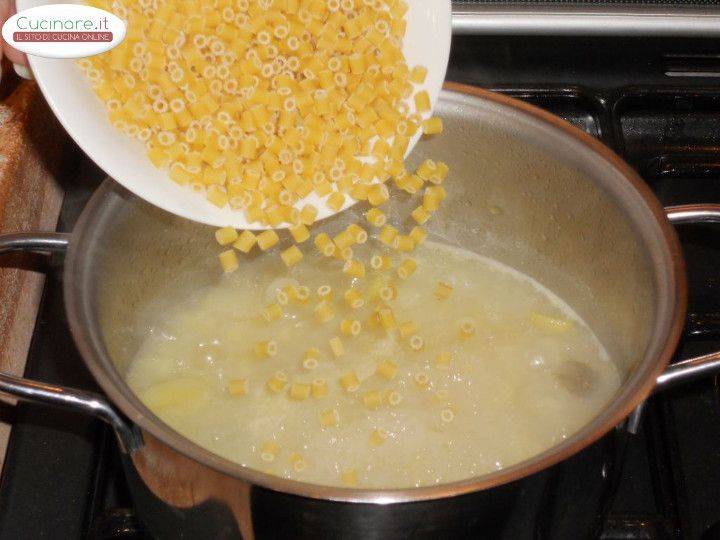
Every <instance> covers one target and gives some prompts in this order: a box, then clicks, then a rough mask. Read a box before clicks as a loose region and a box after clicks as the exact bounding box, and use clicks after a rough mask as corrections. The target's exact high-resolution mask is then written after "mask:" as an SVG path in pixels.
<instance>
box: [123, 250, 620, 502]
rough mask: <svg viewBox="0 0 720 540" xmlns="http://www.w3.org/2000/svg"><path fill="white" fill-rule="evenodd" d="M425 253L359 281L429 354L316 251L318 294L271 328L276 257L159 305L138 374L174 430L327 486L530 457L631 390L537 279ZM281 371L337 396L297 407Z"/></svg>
mask: <svg viewBox="0 0 720 540" xmlns="http://www.w3.org/2000/svg"><path fill="white" fill-rule="evenodd" d="M413 256H414V258H415V259H416V260H417V262H418V270H417V272H416V273H415V274H414V275H413V276H412V277H411V278H410V279H409V280H407V281H406V282H399V281H398V280H397V279H396V278H395V273H394V270H389V271H383V272H377V271H372V270H369V272H368V276H367V277H366V278H365V279H364V280H362V283H361V284H360V285H362V286H363V290H364V293H365V297H366V298H368V299H369V298H371V297H372V296H373V294H376V293H377V291H378V290H379V288H380V287H381V286H383V285H386V284H387V283H388V282H393V283H395V285H396V286H397V289H398V298H397V300H395V301H393V302H392V303H391V304H392V307H393V310H394V312H395V315H396V318H397V320H398V322H403V321H407V320H412V321H414V322H415V323H416V324H417V326H418V328H419V331H418V334H419V335H421V336H422V337H423V338H424V340H425V346H424V348H423V350H422V351H414V350H412V349H411V348H410V346H409V345H408V341H407V339H400V337H399V336H397V332H394V333H393V334H391V335H388V334H386V333H385V332H384V331H383V330H382V329H381V328H372V327H369V326H368V324H367V322H366V321H367V318H368V315H369V314H370V312H371V307H366V308H363V309H361V310H350V309H349V308H348V307H347V306H346V305H345V302H344V300H343V298H342V293H343V291H345V290H346V289H347V288H348V286H350V285H351V283H352V282H351V280H350V278H348V277H347V276H345V275H343V274H342V273H341V272H339V271H337V270H333V269H330V265H332V264H336V263H337V261H329V260H327V259H323V260H321V259H319V258H317V257H316V256H315V255H309V254H308V255H306V257H305V259H304V261H303V263H302V264H300V265H298V266H297V267H295V268H293V270H292V271H291V278H292V279H294V280H297V282H298V283H300V284H302V285H307V286H308V287H310V289H311V292H312V294H311V299H310V301H309V302H308V303H307V304H306V305H294V306H287V307H286V308H285V314H284V316H283V318H282V319H280V320H278V321H275V322H272V323H267V322H266V321H265V320H264V319H263V318H262V317H261V316H260V313H261V312H262V309H263V308H264V307H265V306H266V305H267V304H268V303H269V302H271V301H273V299H274V291H275V288H276V286H277V285H278V284H280V285H283V284H286V283H287V279H286V278H287V276H288V271H287V270H286V269H284V268H281V267H280V265H278V264H277V259H276V258H274V257H268V256H264V257H263V256H260V257H257V258H254V259H252V260H251V261H248V262H245V263H243V264H241V267H240V269H239V270H238V271H237V272H235V273H234V274H230V275H227V276H223V277H222V279H220V280H219V281H218V282H217V283H216V284H214V285H213V286H211V287H208V288H203V289H200V290H197V291H194V292H192V293H188V294H187V295H186V296H185V297H184V298H179V299H178V300H177V301H176V302H174V303H173V304H172V307H171V308H170V309H168V308H167V302H162V307H160V305H161V304H160V303H158V304H157V308H156V310H155V312H153V311H152V307H151V309H150V320H154V321H155V324H154V326H151V327H148V328H147V337H146V338H145V341H144V343H143V344H142V346H141V348H140V350H139V351H138V353H137V355H136V357H135V359H134V361H133V362H132V365H131V367H130V369H129V371H128V374H127V381H128V383H129V384H130V386H131V387H132V388H133V389H134V391H135V392H136V393H137V394H138V395H139V397H140V398H141V399H142V400H143V401H144V402H145V404H146V405H148V406H149V407H150V408H151V409H152V410H153V411H154V412H155V413H156V414H157V415H158V416H159V417H160V418H161V419H163V420H164V421H165V422H167V423H168V424H169V425H170V426H172V427H173V428H175V429H176V430H177V431H179V432H180V433H182V434H183V435H185V436H186V437H188V438H189V439H191V440H193V441H195V442H197V443H198V444H200V445H201V446H203V447H206V448H208V449H210V450H211V451H213V452H215V453H217V454H219V455H221V456H223V457H226V458H228V459H230V460H232V461H235V462H238V463H241V464H243V465H247V466H249V467H252V468H255V469H259V470H263V471H266V472H270V473H273V474H277V475H281V476H286V477H290V478H294V479H297V480H302V481H307V482H312V483H318V484H325V485H342V482H341V473H342V471H344V470H348V469H354V470H355V471H356V473H357V480H358V486H359V487H373V488H403V487H409V486H426V485H432V484H436V483H445V482H451V481H455V480H461V479H465V478H469V477H473V476H477V475H480V474H483V473H487V472H491V471H493V470H496V469H500V468H503V467H507V466H509V465H512V464H514V463H517V462H519V461H522V460H524V459H526V458H529V457H532V456H533V455H535V454H537V453H540V452H542V451H543V450H545V449H547V448H549V447H551V446H553V445H555V444H557V443H559V442H560V441H561V440H562V439H563V438H565V437H567V436H569V435H571V434H572V433H573V432H575V431H576V430H578V429H579V428H581V427H582V426H583V425H585V424H586V423H587V422H589V421H590V420H591V419H592V418H593V417H594V416H595V415H596V414H597V413H598V412H599V411H600V410H601V409H602V408H603V406H604V405H605V404H606V403H607V402H608V401H609V400H610V399H611V397H612V396H613V394H614V393H615V391H616V390H617V389H618V387H619V384H620V377H619V374H618V372H617V370H616V368H615V365H614V364H613V362H611V361H610V360H609V359H608V357H607V354H606V353H605V351H604V349H603V348H602V346H601V345H600V343H599V342H598V340H597V339H596V337H595V336H594V334H593V333H592V331H591V330H590V329H589V328H588V327H587V326H586V325H585V324H584V323H583V322H582V321H581V320H580V319H579V317H578V316H576V315H575V314H574V313H573V311H572V310H571V309H570V308H569V306H567V305H566V304H565V303H564V302H563V301H562V300H561V299H559V298H558V297H556V296H555V295H553V294H552V293H551V292H550V291H548V290H547V289H545V288H543V287H542V286H541V285H539V284H538V283H537V282H535V281H533V280H531V279H530V278H528V277H526V276H524V275H522V274H520V273H519V272H517V271H515V270H513V269H511V268H508V267H506V266H503V265H501V264H499V263H497V262H495V261H492V260H490V259H487V258H484V257H481V256H478V255H475V254H472V253H470V252H467V251H464V250H460V249H457V248H451V247H448V246H445V245H441V244H437V243H431V242H428V243H426V244H424V245H422V246H420V247H418V248H417V249H416V250H415V252H414V254H413ZM393 262H394V263H395V265H397V263H398V260H397V256H396V255H394V261H393ZM278 280H280V281H278ZM438 281H444V282H449V283H451V284H452V285H453V287H454V290H453V292H452V294H451V295H450V297H449V298H447V299H445V300H437V299H436V298H435V297H434V296H433V291H434V289H435V287H436V284H437V282H438ZM323 284H328V285H331V286H332V288H333V291H334V298H333V304H334V306H335V309H336V313H337V315H336V316H335V318H334V319H333V320H332V321H331V322H328V323H324V324H323V323H320V322H318V321H317V320H316V319H315V317H314V315H313V308H314V306H315V304H316V303H317V301H318V297H317V295H316V293H315V290H316V289H317V287H318V286H320V285H323ZM370 304H371V302H370ZM344 317H352V318H357V319H360V320H361V321H362V322H363V330H362V332H361V333H360V335H359V336H357V337H347V336H342V340H343V343H344V345H345V349H346V354H345V355H344V356H342V357H340V358H339V359H335V358H334V357H333V355H332V353H331V351H330V348H329V346H328V340H329V339H330V338H331V337H333V336H335V335H340V331H339V326H340V321H341V320H342V319H343V318H344ZM465 317H472V318H473V319H474V321H475V322H476V327H477V330H476V333H475V335H474V336H472V337H470V338H468V339H460V337H459V324H458V321H459V320H461V319H463V318H465ZM548 317H549V318H548ZM267 339H274V340H275V341H277V343H278V347H279V352H278V354H277V356H275V357H271V358H266V359H259V358H258V357H257V355H256V354H255V353H254V351H253V349H254V345H255V343H256V342H258V341H260V340H267ZM310 347H317V348H319V349H320V351H321V358H320V361H319V365H318V367H317V368H316V369H315V370H312V371H309V370H306V369H304V368H303V366H302V358H303V354H304V352H305V351H306V350H307V349H308V348H310ZM440 352H446V353H449V354H450V355H451V357H452V360H451V362H450V366H449V368H445V369H443V368H441V367H438V366H437V365H436V356H437V355H438V353H440ZM386 359H390V360H392V361H393V362H395V363H396V364H397V365H398V368H399V369H398V372H397V374H396V376H395V377H394V379H392V380H386V379H384V378H382V377H381V376H379V375H378V374H376V373H375V370H376V367H377V365H378V364H379V363H380V362H382V361H383V360H386ZM277 370H284V371H285V372H286V373H287V375H288V378H289V380H290V381H291V382H292V381H301V382H311V381H312V380H313V379H316V378H318V377H324V378H326V379H327V381H328V387H329V393H328V396H326V397H323V398H320V399H315V398H313V397H310V398H308V399H306V400H304V401H293V400H291V399H290V398H289V397H288V395H287V392H282V393H280V394H274V393H271V392H269V391H268V390H267V388H266V385H265V383H266V381H267V379H268V378H269V377H271V376H272V374H273V373H275V372H276V371H277ZM351 370H355V372H356V373H357V374H358V377H359V378H360V380H361V381H362V382H361V385H360V389H359V390H358V391H357V392H354V393H347V392H345V391H344V390H343V389H342V387H341V386H340V384H339V382H338V379H339V378H340V377H341V376H342V375H344V374H345V373H347V372H348V371H351ZM420 373H424V374H426V375H427V376H428V377H429V381H430V384H429V387H428V388H427V389H424V388H421V387H419V386H418V384H417V383H416V381H415V377H416V375H417V374H420ZM237 378H246V379H248V380H249V391H248V394H247V395H244V396H233V395H231V394H230V393H229V392H228V390H227V388H228V384H229V382H230V381H231V380H233V379H237ZM388 389H391V390H396V391H398V392H399V393H400V394H401V395H402V397H403V400H402V402H401V403H400V404H399V405H397V406H391V405H388V404H386V403H385V404H383V405H382V406H381V407H379V408H378V409H376V410H369V409H368V408H366V407H365V406H364V405H363V401H362V394H363V393H364V392H366V391H370V390H380V391H385V390H388ZM327 409H336V410H337V411H338V412H339V417H340V424H339V426H338V427H330V428H325V429H323V428H321V426H320V421H319V414H320V412H321V411H323V410H327ZM447 410H450V411H452V414H453V415H454V418H453V419H452V420H451V421H446V420H447V413H443V411H447ZM443 414H445V420H443V418H442V417H443ZM378 428H380V429H384V430H386V431H387V432H388V438H387V439H386V440H385V442H384V443H383V444H381V445H380V446H374V445H373V444H371V442H370V436H371V434H372V432H373V430H375V429H378ZM267 441H274V442H275V443H276V444H277V447H278V451H277V454H276V457H275V459H274V460H273V461H271V462H268V461H265V460H263V459H262V458H261V453H262V446H263V444H264V443H266V442H267ZM294 454H299V455H300V456H302V458H303V460H304V461H305V463H306V467H305V468H304V469H303V470H301V471H297V470H295V468H294V467H293V462H292V459H297V456H296V455H295V456H294V458H292V457H291V456H293V455H294Z"/></svg>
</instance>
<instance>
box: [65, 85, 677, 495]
mask: <svg viewBox="0 0 720 540" xmlns="http://www.w3.org/2000/svg"><path fill="white" fill-rule="evenodd" d="M444 89H445V90H446V91H450V92H454V93H457V94H461V95H464V96H470V97H476V98H480V99H482V100H486V101H490V102H493V103H494V104H498V105H500V106H503V107H506V108H510V109H513V110H514V111H519V112H521V113H523V114H524V115H526V116H528V117H530V118H531V119H534V120H535V121H540V122H541V123H544V124H546V126H547V127H551V128H553V129H555V130H557V131H559V132H560V133H561V134H562V135H565V136H567V137H570V138H572V139H574V140H575V141H577V142H580V143H582V144H583V145H584V146H586V147H587V148H588V149H589V150H590V151H592V152H593V153H595V154H596V155H598V156H600V157H601V158H603V160H604V161H606V162H607V163H608V165H610V166H611V167H612V168H614V169H615V170H616V171H617V172H619V173H620V174H621V176H622V177H623V178H624V179H625V180H626V181H627V182H628V183H629V184H630V185H631V186H632V188H633V189H634V190H635V191H636V192H637V193H638V194H639V195H640V197H641V198H642V200H643V202H644V203H645V205H646V206H647V208H648V210H649V211H650V212H651V214H652V215H653V217H654V221H655V223H654V225H656V226H657V228H658V230H659V232H660V233H661V240H662V242H661V244H662V247H663V248H664V250H665V252H666V254H667V255H668V259H669V261H671V263H672V264H670V265H669V267H668V268H667V271H668V280H669V282H670V287H669V291H668V296H671V297H672V298H671V300H672V302H671V303H670V307H672V314H671V319H670V320H671V321H672V322H671V324H670V326H669V328H668V331H667V332H666V334H665V336H664V337H663V338H662V339H661V340H660V349H659V353H658V355H657V357H656V361H655V362H654V364H653V366H652V368H651V369H649V370H648V373H647V374H646V376H645V378H644V379H643V380H642V381H640V382H639V383H636V384H635V385H634V388H633V389H632V392H631V393H630V395H628V396H626V398H625V399H624V400H623V402H622V404H621V405H614V406H613V405H608V406H607V407H606V408H605V409H604V410H603V412H607V411H609V410H612V414H606V416H605V418H604V420H603V421H602V422H599V423H598V425H597V426H595V427H594V428H593V429H592V430H589V428H590V427H591V426H592V424H593V422H594V421H591V422H589V423H588V424H587V425H586V426H584V427H583V428H582V429H580V430H579V431H578V432H576V433H574V434H573V435H572V436H571V437H569V438H568V439H566V440H565V441H563V442H562V443H560V444H558V445H556V446H553V447H551V448H549V449H547V450H545V451H544V452H542V453H541V454H538V455H536V456H533V457H531V458H529V459H527V460H525V461H522V462H520V463H517V464H514V465H512V466H510V467H507V468H505V469H501V470H499V471H495V472H492V473H488V474H484V475H482V476H478V477H474V478H469V479H465V480H460V481H456V482H451V483H446V484H440V485H434V486H426V487H418V488H405V489H357V488H341V487H332V486H323V485H317V484H311V483H307V482H300V481H296V480H290V479H286V478H281V477H278V476H273V475H270V474H266V473H263V472H260V471H257V470H254V469H251V468H249V467H246V466H243V465H240V464H237V463H235V462H232V461H230V460H228V459H225V458H222V457H220V456H217V455H216V454H214V453H212V452H210V451H209V450H206V449H204V448H202V447H201V446H199V445H197V444H196V443H194V442H192V441H190V440H189V439H187V438H185V437H184V436H182V435H180V434H179V433H177V432H176V431H175V430H173V429H172V428H171V427H170V426H168V425H166V424H165V423H163V422H162V421H161V420H160V419H159V418H157V417H156V416H155V415H154V414H153V413H152V412H151V411H150V410H149V409H147V408H146V407H145V406H144V405H143V404H142V402H140V400H139V399H138V398H136V397H135V396H134V394H133V393H132V392H131V391H128V393H127V394H126V393H123V392H122V391H120V389H119V388H118V384H122V385H125V383H124V381H122V378H121V377H120V376H119V374H118V373H117V372H114V373H110V372H108V370H107V369H106V368H105V366H104V365H103V364H102V362H101V361H100V358H102V357H106V356H107V354H106V351H105V350H104V347H102V346H96V345H97V344H94V343H93V342H94V340H93V336H91V335H90V331H89V330H88V328H87V327H86V325H84V324H82V320H83V308H82V305H81V304H82V302H81V295H82V294H83V292H82V291H81V290H80V287H79V286H78V280H76V279H74V275H75V268H76V267H77V263H78V259H79V253H80V252H81V251H82V250H81V249H80V248H79V247H78V245H79V244H80V243H81V242H80V241H78V240H77V238H78V237H79V236H82V234H83V231H85V229H86V227H87V225H88V222H89V221H90V216H91V215H93V214H94V213H95V212H96V210H97V208H98V207H100V206H101V205H102V203H103V200H104V199H105V197H106V195H107V193H108V192H109V191H112V190H115V189H117V186H116V185H115V183H114V181H112V180H110V179H108V180H106V181H105V182H104V183H103V184H102V185H101V187H100V188H99V189H98V190H97V191H96V192H95V194H93V196H92V198H91V199H90V201H89V202H88V204H87V206H86V208H85V209H84V210H83V212H82V214H81V216H80V219H79V220H78V222H77V224H76V226H75V230H74V231H73V235H72V241H71V242H70V246H69V249H68V253H67V256H66V265H65V280H64V292H65V305H66V311H67V317H68V323H69V326H70V330H71V332H72V335H73V338H74V340H75V343H76V345H77V347H78V350H79V351H80V353H81V355H82V357H83V361H84V362H85V365H86V366H87V367H88V369H89V370H90V372H91V373H92V374H93V376H94V377H95V379H96V381H97V382H98V384H99V385H100V386H101V388H102V389H103V391H104V392H105V394H106V395H107V396H108V397H109V398H110V400H111V401H112V403H114V404H116V405H117V406H118V407H119V408H120V410H121V411H122V412H123V413H124V414H125V415H126V416H127V417H128V418H129V419H130V420H131V421H132V422H134V423H135V424H136V425H137V426H139V427H140V428H142V430H143V431H144V432H148V433H150V434H151V435H152V436H153V437H154V438H156V439H158V440H159V441H161V442H162V443H164V444H166V445H168V446H169V447H171V448H173V449H174V450H175V451H177V452H180V453H182V454H184V455H185V456H187V457H189V458H191V459H193V460H195V461H196V462H198V463H200V464H202V465H205V466H207V467H210V468H212V469H214V470H216V471H218V472H220V473H222V474H225V475H228V476H231V477H234V478H237V479H240V480H243V481H246V482H250V483H252V484H254V485H258V486H262V487H264V488H267V489H271V490H274V491H279V492H284V493H288V494H292V495H297V496H303V497H310V498H315V499H324V500H331V501H339V502H351V503H371V504H393V503H405V502H415V501H424V500H434V499H441V498H446V497H453V496H458V495H462V494H466V493H471V492H475V491H481V490H485V489H489V488H492V487H496V486H500V485H502V484H506V483H510V482H513V481H516V480H519V479H521V478H524V477H526V476H529V475H531V474H534V473H536V472H539V471H541V470H543V469H546V468H548V467H550V466H552V465H555V464H556V463H559V462H560V461H563V460H565V459H567V458H569V457H570V456H572V455H573V454H575V453H577V452H579V451H580V450H582V449H583V448H585V447H587V446H589V445H590V444H592V443H594V442H595V441H597V440H598V439H600V438H601V437H602V436H603V435H605V434H606V433H607V432H609V431H610V430H611V429H613V428H614V427H616V426H617V425H618V424H620V423H621V422H622V421H623V420H624V419H625V418H626V417H627V416H628V415H629V414H630V413H631V412H632V411H633V410H634V409H635V408H636V407H637V406H638V405H639V404H640V403H641V402H642V401H644V400H645V399H646V398H647V396H648V395H649V394H650V393H651V392H652V390H653V389H654V387H655V384H656V379H657V377H658V376H659V375H660V374H661V373H662V372H663V371H664V370H665V368H666V366H667V364H668V363H669V361H670V359H671V357H672V355H673V353H674V351H675V348H676V346H677V343H678V341H679V338H680V334H681V331H682V328H683V324H684V316H685V311H686V305H687V284H686V276H685V266H684V260H683V258H682V252H681V248H680V242H679V240H678V238H677V234H676V232H675V230H674V228H673V227H672V225H671V224H670V223H669V221H668V220H667V217H666V215H665V212H664V209H663V207H662V205H661V204H660V202H659V201H658V200H657V198H656V197H655V195H654V194H653V192H652V191H651V190H650V188H649V186H648V185H647V184H646V183H645V182H644V181H643V180H642V179H641V178H640V176H639V175H638V174H637V173H636V172H635V171H634V170H633V169H632V168H631V167H630V166H629V165H628V164H627V163H625V162H624V161H623V160H622V159H620V157H618V156H617V155H616V154H615V153H614V152H613V151H612V150H610V149H609V148H608V147H606V146H605V145H604V144H602V143H601V142H600V141H599V140H597V139H595V138H593V137H591V136H590V135H588V134H587V133H585V132H584V131H582V130H580V129H579V128H576V127H575V126H573V125H571V124H570V123H568V122H566V121H565V120H562V119H561V118H559V117H557V116H555V115H553V114H551V113H549V112H547V111H544V110H542V109H540V108H538V107H535V106H533V105H530V104H528V103H525V102H523V101H520V100H516V99H514V98H511V97H509V96H506V95H503V94H498V93H494V92H490V91H488V90H484V89H481V88H477V87H474V86H469V85H464V84H459V83H453V82H448V83H446V84H445V86H444ZM98 349H99V350H98ZM108 362H109V359H108ZM109 363H110V364H111V362H109ZM113 371H115V370H113ZM125 387H126V388H127V386H126V385H125ZM586 431H587V433H586Z"/></svg>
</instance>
